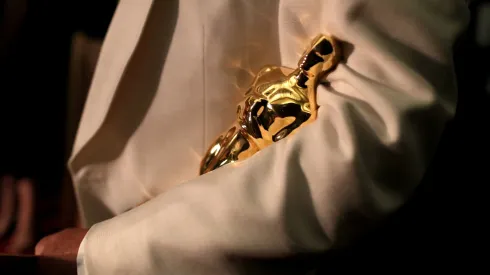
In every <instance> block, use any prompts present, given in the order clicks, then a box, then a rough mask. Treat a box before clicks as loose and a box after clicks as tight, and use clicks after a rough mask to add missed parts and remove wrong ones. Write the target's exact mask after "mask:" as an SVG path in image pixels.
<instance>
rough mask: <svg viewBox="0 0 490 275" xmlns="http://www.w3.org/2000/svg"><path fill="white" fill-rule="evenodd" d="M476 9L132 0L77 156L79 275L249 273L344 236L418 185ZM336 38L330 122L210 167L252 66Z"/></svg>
mask: <svg viewBox="0 0 490 275" xmlns="http://www.w3.org/2000/svg"><path fill="white" fill-rule="evenodd" d="M467 17H468V14H467V10H466V7H465V1H463V0H398V1H393V0H301V1H298V0H275V1H250V0H213V1H201V0H180V1H177V0H175V1H151V0H122V1H120V4H119V7H118V9H117V11H116V14H115V16H114V19H113V22H112V25H111V27H110V30H109V33H108V36H107V38H106V41H105V43H104V45H103V48H102V54H101V57H100V59H99V64H98V67H97V70H96V75H95V79H94V81H93V84H92V87H91V91H90V95H89V98H88V100H87V105H86V109H85V111H84V114H83V117H82V123H81V126H80V129H79V132H78V137H77V141H76V144H75V148H74V152H73V156H72V159H71V163H70V167H71V171H72V174H73V177H74V182H75V187H76V188H75V189H76V192H77V195H78V198H79V204H80V207H81V210H82V215H83V220H84V222H85V224H86V225H87V226H92V227H91V229H90V231H89V233H88V234H87V236H86V238H85V240H84V245H83V247H81V249H80V254H79V260H80V263H81V268H80V270H85V271H84V272H82V271H80V274H82V273H86V274H85V275H99V274H104V275H112V274H149V275H153V274H155V275H156V274H179V275H189V274H203V275H208V274H242V273H243V272H245V271H248V270H250V269H249V268H251V267H250V266H248V261H245V260H242V259H245V258H253V257H259V258H260V257H283V256H292V255H294V254H295V253H298V252H318V251H326V250H328V249H330V248H331V247H332V246H335V245H343V244H346V243H348V242H349V241H350V240H352V238H354V237H355V236H356V234H358V233H359V232H361V231H362V230H364V229H366V228H368V226H369V225H371V224H372V223H374V222H375V221H377V220H378V219H380V218H382V217H384V216H385V215H386V214H388V213H392V212H393V211H394V210H396V209H397V208H398V207H399V206H400V205H401V204H403V203H404V201H405V200H406V199H407V197H408V196H409V195H410V194H411V192H412V191H413V190H414V188H415V187H416V185H417V184H418V183H419V181H420V179H421V177H422V174H423V173H424V171H425V169H426V167H427V165H428V163H429V162H430V160H431V157H432V155H433V152H434V149H435V147H436V145H437V143H438V140H439V138H440V133H441V131H442V129H443V127H444V125H445V123H446V121H447V120H448V119H450V118H451V117H452V116H453V114H454V110H455V103H456V88H455V81H454V76H453V68H452V45H453V42H454V41H455V38H456V37H457V35H458V34H459V33H460V32H461V31H462V30H463V29H464V27H465V24H466V21H467V19H468V18H467ZM322 32H329V33H332V34H333V35H335V36H337V37H338V38H339V39H341V40H343V41H345V43H344V44H343V48H344V51H345V53H346V56H345V62H344V63H343V64H341V65H340V66H338V68H337V69H336V70H335V72H333V73H332V74H331V75H329V76H328V78H327V80H328V81H329V82H330V83H331V85H322V86H320V87H319V88H318V102H319V106H320V108H319V115H318V120H317V121H316V122H315V123H313V124H311V125H309V126H307V127H305V128H304V129H302V130H301V131H299V133H298V134H297V135H296V136H294V137H291V138H288V139H286V140H283V141H281V142H278V143H277V144H275V145H273V146H271V147H269V148H267V149H266V150H263V151H261V152H259V153H258V154H257V155H255V156H253V157H252V158H250V159H249V160H247V161H244V162H242V163H240V164H236V165H229V166H227V167H223V168H220V169H218V170H216V171H214V172H212V173H209V174H207V175H204V176H201V177H197V172H198V168H199V161H200V157H201V156H202V154H203V153H204V151H205V149H206V147H207V146H208V145H209V142H211V141H212V140H213V139H214V138H215V136H216V135H217V134H219V133H220V132H221V131H223V130H224V129H225V128H226V127H227V126H228V125H229V124H230V123H231V122H232V120H233V119H234V113H235V112H234V111H235V104H236V103H237V102H238V101H239V100H240V98H241V96H242V92H243V89H244V88H246V86H247V84H249V83H250V81H251V79H252V77H253V73H254V72H257V71H258V69H259V68H260V67H261V66H263V65H265V64H277V65H285V66H289V67H294V66H295V65H296V62H297V60H298V58H299V56H300V54H301V53H302V51H303V49H304V47H305V46H306V45H307V43H308V42H309V40H310V39H311V38H312V37H314V36H315V35H317V34H318V33H322ZM148 199H149V201H148V202H147V203H145V204H143V205H141V206H139V207H136V208H134V207H135V206H136V205H138V204H140V203H142V202H144V201H146V200H148ZM131 208H134V209H132V210H131V211H128V212H126V213H123V212H125V211H126V210H128V209H131ZM116 215H117V216H116ZM114 216H116V217H114ZM113 217H114V218H113ZM231 259H234V260H231ZM238 263H240V264H238ZM247 274H248V273H247ZM253 274H271V270H268V271H265V269H261V267H260V265H259V266H258V267H257V266H255V267H254V272H253ZM272 274H276V273H274V272H272ZM281 274H283V273H281Z"/></svg>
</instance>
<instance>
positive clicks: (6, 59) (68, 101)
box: [0, 0, 117, 253]
mask: <svg viewBox="0 0 490 275" xmlns="http://www.w3.org/2000/svg"><path fill="white" fill-rule="evenodd" d="M116 5H117V1H116V0H104V1H97V0H80V1H79V0H68V1H66V0H64V1H63V0H0V181H1V186H0V198H1V201H0V253H2V252H3V253H5V252H10V253H30V252H32V249H33V245H34V244H35V243H36V241H37V240H39V239H40V238H41V237H42V236H44V235H47V234H49V233H53V232H55V231H57V230H59V229H61V228H64V227H67V226H75V225H76V222H77V221H76V211H75V210H76V207H75V205H76V204H75V200H74V196H73V190H72V187H71V182H70V178H69V176H68V174H67V170H66V165H65V164H66V162H67V159H68V157H69V154H70V150H71V146H72V143H73V139H74V136H75V132H76V129H77V124H78V120H79V118H80V115H81V112H82V108H83V104H84V100H85V97H86V95H87V91H88V88H89V85H90V81H91V77H92V74H93V72H94V68H95V64H96V62H97V58H98V54H99V50H100V47H101V44H102V40H103V38H104V36H105V33H106V30H107V28H108V26H109V24H110V20H111V17H112V15H113V13H114V10H115V8H116Z"/></svg>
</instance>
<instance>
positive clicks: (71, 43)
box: [0, 0, 490, 253]
mask: <svg viewBox="0 0 490 275" xmlns="http://www.w3.org/2000/svg"><path fill="white" fill-rule="evenodd" d="M116 5H117V1H116V0H104V1H100V0H99V1H97V0H83V1H82V0H64V1H62V0H0V253H31V252H32V250H33V246H34V245H35V243H36V242H37V241H38V240H39V239H40V238H42V237H43V236H45V235H47V234H50V233H54V232H56V231H58V230H60V229H62V228H65V227H73V226H77V213H76V203H75V199H74V194H73V189H72V186H71V182H70V178H69V176H68V173H67V170H66V165H65V164H66V162H67V159H68V157H69V155H70V151H71V146H72V144H73V140H74V136H75V133H76V129H77V124H78V121H79V119H80V115H81V112H82V109H83V104H84V101H85V97H86V95H87V92H88V89H89V85H90V81H91V78H92V75H93V72H94V69H95V65H96V62H97V58H98V54H99V51H100V48H101V45H102V41H103V38H104V36H105V33H106V30H107V28H108V26H109V24H110V20H111V17H112V15H113V13H114V10H115V8H116ZM471 12H472V23H471V25H470V28H469V30H468V32H467V34H466V36H465V37H463V38H462V40H461V42H460V43H458V45H457V47H458V50H457V51H456V55H455V62H456V65H457V76H458V81H459V86H460V102H459V105H458V113H457V117H456V119H455V121H456V123H455V125H457V127H456V130H454V131H453V136H452V140H453V143H457V144H460V145H462V144H463V145H464V144H468V143H472V141H474V138H475V137H477V139H478V140H481V142H485V141H486V142H488V140H489V139H484V137H485V136H486V137H488V135H485V134H484V133H483V132H484V131H485V132H486V127H487V126H486V125H488V123H485V122H488V120H487V119H488V111H487V110H488V109H489V106H490V105H489V97H490V63H489V62H488V61H490V1H487V0H475V1H473V2H472V4H471ZM469 133H470V134H469ZM448 144H449V143H448ZM464 146H466V145H464ZM464 146H463V147H464ZM451 150H453V151H454V152H452V151H451ZM456 151H457V152H456ZM466 152H467V150H466V149H464V148H463V149H462V147H461V146H460V147H458V148H456V147H454V148H452V149H451V148H450V149H449V151H448V153H447V154H448V155H451V154H453V155H454V154H460V155H461V156H463V154H467V153H466ZM467 157H468V156H467ZM482 161H485V160H482ZM441 165H442V166H440V167H442V168H440V169H442V170H444V169H447V167H446V166H444V164H441ZM482 165H483V164H482ZM453 166H454V164H453ZM458 169H461V172H460V175H463V174H465V173H466V172H468V171H469V170H465V167H462V166H460V167H458ZM468 169H469V168H468ZM473 169H474V167H473ZM487 179H488V177H487ZM454 188H455V190H456V189H458V188H457V187H454Z"/></svg>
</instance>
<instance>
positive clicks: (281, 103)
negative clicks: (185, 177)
mask: <svg viewBox="0 0 490 275" xmlns="http://www.w3.org/2000/svg"><path fill="white" fill-rule="evenodd" d="M340 56H341V53H340V47H339V44H338V42H337V41H336V40H335V38H333V37H331V36H328V35H318V36H317V37H315V38H314V39H313V41H312V42H311V44H310V46H309V47H308V49H307V50H306V51H305V53H304V54H303V56H302V57H301V59H300V60H299V63H298V67H297V68H296V69H290V68H286V67H277V66H265V67H264V68H262V69H261V70H260V72H259V73H258V74H257V76H256V77H255V79H254V80H253V82H252V85H251V87H250V88H249V89H248V90H247V92H246V93H245V99H244V100H243V101H242V102H240V103H239V104H238V107H237V111H236V121H235V122H234V123H233V124H232V125H231V127H230V128H229V129H228V130H227V131H225V132H224V133H222V134H221V135H220V136H219V137H218V138H217V139H216V141H214V142H213V143H212V144H211V146H210V147H209V149H208V151H207V152H206V155H205V156H204V158H203V159H202V161H201V167H200V171H199V172H200V174H201V175H202V174H205V173H207V172H210V171H212V170H215V169H217V168H219V167H221V166H224V165H226V164H228V163H233V162H238V161H242V160H245V159H247V158H249V157H250V156H252V155H253V154H255V153H257V152H258V151H260V150H261V149H263V148H265V147H267V146H269V145H271V144H272V143H274V142H277V141H279V140H281V139H283V138H285V137H287V136H290V135H293V134H294V133H296V132H297V131H299V130H300V128H301V127H303V126H305V125H306V124H308V123H311V122H313V121H314V120H315V119H316V116H317V110H318V106H317V103H316V88H317V86H318V83H319V82H320V80H321V79H323V78H324V77H325V75H326V74H327V73H328V72H330V71H332V70H333V69H334V68H335V66H336V65H337V63H338V62H339V60H340Z"/></svg>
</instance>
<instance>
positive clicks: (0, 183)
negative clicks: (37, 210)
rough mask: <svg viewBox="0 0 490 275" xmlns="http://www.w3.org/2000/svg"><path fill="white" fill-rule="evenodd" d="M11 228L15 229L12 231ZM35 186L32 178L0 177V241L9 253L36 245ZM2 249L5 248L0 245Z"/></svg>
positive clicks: (23, 250)
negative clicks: (4, 244) (5, 245)
mask: <svg viewBox="0 0 490 275" xmlns="http://www.w3.org/2000/svg"><path fill="white" fill-rule="evenodd" d="M10 229H13V230H12V231H10ZM33 229H34V187H33V183H32V181H31V180H28V179H21V180H16V179H14V178H13V177H11V176H4V177H2V178H1V179H0V241H1V243H5V242H6V243H7V247H6V249H5V250H6V251H5V252H8V253H13V254H18V253H24V252H27V251H28V250H30V249H32V247H33V245H34V232H33ZM0 250H3V249H2V248H1V247H0Z"/></svg>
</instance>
